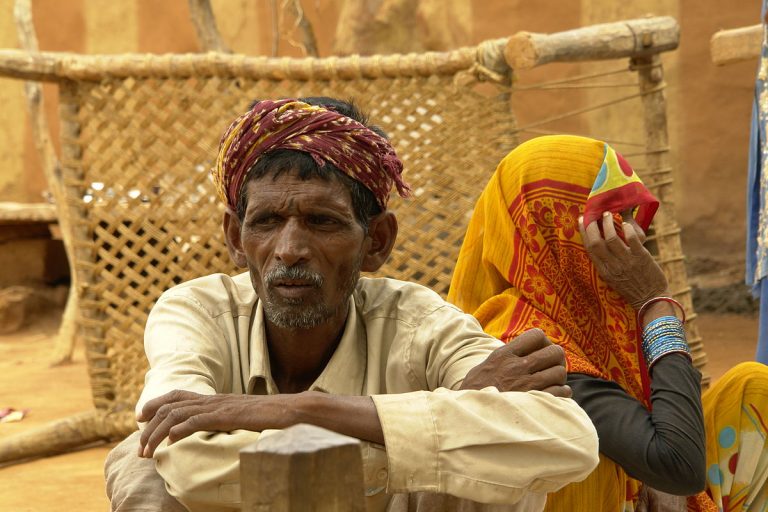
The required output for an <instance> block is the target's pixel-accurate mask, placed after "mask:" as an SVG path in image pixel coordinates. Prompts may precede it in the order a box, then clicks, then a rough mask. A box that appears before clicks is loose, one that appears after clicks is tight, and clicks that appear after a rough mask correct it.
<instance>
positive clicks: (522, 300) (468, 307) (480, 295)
mask: <svg viewBox="0 0 768 512" xmlns="http://www.w3.org/2000/svg"><path fill="white" fill-rule="evenodd" d="M611 151H612V150H611V149H610V147H608V146H607V144H605V143H604V142H600V141H597V140H593V139H587V138H584V137H576V136H547V137H540V138H537V139H533V140H531V141H528V142H526V143H524V144H521V145H520V146H519V147H517V148H516V149H515V150H514V151H512V152H511V153H510V154H509V155H507V157H506V158H504V160H502V161H501V163H500V164H499V166H498V168H497V169H496V172H495V173H494V175H493V176H492V177H491V180H490V182H489V183H488V185H487V186H486V188H485V190H484V191H483V193H482V195H481V196H480V199H479V200H478V202H477V205H476V206H475V211H474V213H473V216H472V219H471V221H470V223H469V227H468V229H467V234H466V237H465V239H464V243H463V245H462V247H461V252H460V254H459V259H458V262H457V265H456V269H455V272H454V275H453V278H452V281H451V288H450V291H449V293H448V300H449V301H450V302H452V303H454V304H456V305H457V306H458V307H460V308H461V309H463V310H464V311H467V312H468V313H471V314H473V315H474V316H475V317H476V318H477V319H478V320H479V321H480V323H481V324H482V326H483V328H484V329H485V331H486V332H488V333H489V334H492V335H493V336H496V337H497V338H499V339H501V340H502V341H504V342H509V341H510V340H512V339H514V338H515V337H516V336H517V335H519V334H521V333H523V332H524V331H526V330H528V329H531V328H536V327H537V328H540V329H541V330H543V331H544V332H545V333H546V334H547V336H548V337H549V338H550V339H551V340H552V341H553V342H555V343H557V344H558V345H560V346H562V347H563V348H564V349H565V354H566V362H567V368H568V372H570V373H584V374H588V375H592V376H594V377H599V378H602V379H607V380H611V381H614V382H616V383H617V384H619V385H620V386H621V387H622V388H623V389H624V390H625V391H626V392H627V393H629V394H630V395H631V396H633V397H634V398H635V399H637V400H638V401H640V402H641V403H642V404H644V405H645V406H646V407H649V378H648V372H647V369H646V367H645V361H644V359H643V356H642V353H641V348H640V342H641V336H640V331H639V329H638V324H637V320H636V314H635V311H634V310H633V309H632V307H631V306H630V305H629V304H627V303H626V302H625V301H624V300H623V299H622V298H621V297H620V296H619V295H618V294H617V293H616V292H614V291H613V290H612V289H611V288H610V287H609V286H608V285H607V284H606V283H605V281H603V280H602V278H601V277H600V276H599V275H598V274H597V271H596V269H595V267H594V265H593V264H592V262H591V261H590V259H589V256H588V255H587V252H586V250H585V248H584V245H583V243H582V239H581V234H580V233H579V229H578V218H579V216H580V215H583V214H584V207H585V204H586V203H587V199H588V198H589V196H590V192H591V191H592V189H593V185H595V182H596V178H597V176H598V173H599V172H600V171H601V169H602V168H603V166H604V163H605V162H606V159H607V156H608V155H609V153H610V152H611ZM614 154H615V153H614ZM630 172H631V169H630ZM637 181H639V180H637ZM643 188H644V187H643ZM633 206H636V205H633V204H627V205H622V208H623V209H627V208H631V207H633ZM651 215H652V214H651ZM638 220H639V219H638ZM647 222H650V218H648V219H647ZM639 485H640V484H639V482H637V481H635V480H633V479H631V478H629V477H628V476H627V475H626V473H624V471H623V470H622V469H621V467H619V466H618V465H617V464H615V463H614V462H612V461H611V460H609V459H608V458H606V457H602V456H601V463H600V465H599V466H598V469H596V470H595V471H594V472H593V473H592V474H591V475H590V476H589V477H588V478H587V479H586V480H585V481H583V482H579V483H576V484H571V485H569V486H567V487H565V488H564V489H563V490H561V491H559V492H557V493H555V494H551V495H550V496H549V498H548V500H547V502H548V503H547V510H549V511H555V510H557V511H566V510H590V511H605V512H617V511H625V510H634V502H635V501H636V498H637V492H638V490H639Z"/></svg>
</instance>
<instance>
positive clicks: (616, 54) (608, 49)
mask: <svg viewBox="0 0 768 512" xmlns="http://www.w3.org/2000/svg"><path fill="white" fill-rule="evenodd" d="M679 40H680V27H679V25H678V24H677V21H676V20H675V19H674V18H671V17H669V16H662V17H657V18H641V19H635V20H627V21H619V22H616V23H603V24H601V25H593V26H590V27H583V28H577V29H574V30H567V31H565V32H558V33H556V34H536V33H531V32H518V33H517V34H515V35H513V36H512V37H510V38H509V41H508V42H507V48H506V50H505V51H504V55H505V57H506V59H507V62H508V63H509V65H510V66H511V67H512V69H530V68H533V67H536V66H541V65H542V64H547V63H549V62H574V61H582V60H604V59H620V58H622V57H633V56H638V55H652V54H656V53H659V52H665V51H669V50H674V49H675V48H677V44H678V41H679Z"/></svg>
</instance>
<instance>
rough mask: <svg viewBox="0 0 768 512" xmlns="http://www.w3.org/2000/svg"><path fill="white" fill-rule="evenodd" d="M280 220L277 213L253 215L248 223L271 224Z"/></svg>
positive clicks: (253, 224) (254, 224) (257, 224)
mask: <svg viewBox="0 0 768 512" xmlns="http://www.w3.org/2000/svg"><path fill="white" fill-rule="evenodd" d="M279 221H280V219H279V217H278V216H277V215H260V216H258V217H253V218H252V219H251V220H250V221H249V222H248V223H249V224H250V225H252V226H270V225H273V224H277V223H278V222H279Z"/></svg>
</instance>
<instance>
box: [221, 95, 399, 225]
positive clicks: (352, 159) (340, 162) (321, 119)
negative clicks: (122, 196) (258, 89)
mask: <svg viewBox="0 0 768 512" xmlns="http://www.w3.org/2000/svg"><path fill="white" fill-rule="evenodd" d="M276 149H292V150H295V151H302V152H304V153H308V154H309V155H310V156H311V157H312V158H313V159H314V161H315V162H316V163H317V165H318V166H320V167H323V166H324V165H325V164H326V162H329V163H331V164H333V165H334V166H336V167H337V168H338V169H339V170H340V171H342V172H343V173H344V174H346V175H347V176H349V177H351V178H352V179H354V180H357V181H359V182H360V183H362V184H363V185H364V186H365V187H366V188H368V189H369V190H370V191H371V192H373V195H374V196H375V197H376V202H377V203H378V204H379V206H381V208H382V209H386V207H387V201H388V200H389V193H390V190H391V188H392V185H393V184H394V185H395V187H396V188H397V192H398V193H399V194H400V196H401V197H407V196H408V194H409V192H410V188H409V187H408V184H406V183H405V182H404V181H403V179H402V176H401V174H402V171H403V163H402V162H401V161H400V159H399V158H398V157H397V154H396V153H395V150H394V148H393V147H392V145H391V144H390V143H389V141H388V140H387V139H386V138H384V137H382V136H381V135H379V134H377V133H374V132H373V131H372V130H370V129H369V128H367V127H366V126H364V125H363V124H362V123H359V122H357V121H355V120H354V119H351V118H349V117H347V116H344V115H341V114H339V113H338V112H335V111H333V110H331V109H327V108H323V107H318V106H313V105H309V104H307V103H304V102H302V101H299V100H296V99H284V100H264V101H259V102H257V103H256V104H255V105H254V106H253V108H251V110H249V111H248V112H246V113H245V114H243V115H241V116H240V117H238V118H237V119H235V121H234V122H233V123H232V124H231V125H230V126H229V128H227V131H226V132H224V136H223V137H222V138H221V143H220V144H219V153H218V155H217V157H216V165H215V166H214V168H213V169H212V171H211V174H212V178H213V183H214V186H215V187H216V191H217V192H218V194H219V197H220V198H221V200H222V201H223V202H224V203H225V204H226V205H227V206H228V207H229V208H230V209H231V210H232V211H236V209H237V202H238V198H239V197H240V189H241V188H242V187H243V184H244V183H245V182H246V178H247V175H248V172H249V171H250V170H251V168H253V166H254V165H255V164H256V162H257V161H258V159H259V158H260V157H261V156H262V155H264V154H265V153H267V152H268V151H273V150H276Z"/></svg>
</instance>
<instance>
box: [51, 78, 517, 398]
mask: <svg viewBox="0 0 768 512" xmlns="http://www.w3.org/2000/svg"><path fill="white" fill-rule="evenodd" d="M73 85H74V86H73V87H70V88H69V93H70V94H71V96H70V94H64V95H63V98H62V101H63V102H66V103H69V104H70V105H76V106H77V108H76V109H71V110H72V116H71V117H70V119H64V121H65V123H66V122H69V123H70V124H71V125H72V126H73V127H74V128H75V130H74V132H75V133H77V135H76V137H75V138H74V139H72V140H69V141H65V142H67V143H68V144H69V145H70V149H73V148H74V151H73V154H78V157H77V158H76V159H75V160H74V161H69V162H65V184H66V185H67V188H68V197H69V201H70V207H71V209H73V210H74V212H75V214H74V215H73V217H74V219H73V220H74V221H75V223H76V225H77V226H78V227H77V228H76V231H77V233H76V244H77V245H78V247H79V249H80V250H79V257H78V258H77V259H78V261H77V262H76V264H77V268H78V269H79V270H80V271H81V275H85V276H87V277H86V279H84V280H83V286H84V290H83V291H82V293H81V296H82V299H83V300H82V303H81V310H82V313H81V323H82V324H83V326H84V327H85V329H84V332H85V337H86V342H87V345H88V353H89V358H90V367H91V375H92V386H93V393H94V399H95V401H96V405H97V407H107V406H110V407H111V406H113V405H114V404H113V401H116V402H117V403H118V404H123V405H124V406H129V405H130V404H132V403H134V402H135V400H136V399H137V398H138V393H139V392H140V390H141V386H142V383H143V374H144V371H145V370H146V361H145V357H144V352H143V344H142V342H143V327H144V324H145V322H146V319H147V315H148V312H149V310H150V308H151V307H152V305H153V303H154V301H155V300H156V299H157V297H158V296H159V295H160V294H161V293H162V292H163V291H164V290H166V289H167V288H169V287H170V286H173V285H174V284H177V283H180V282H182V281H185V280H188V279H191V278H194V277H198V276H201V275H206V274H210V273H213V272H227V273H234V272H236V270H235V268H234V267H233V266H232V264H231V263H230V261H229V256H228V254H227V252H226V248H225V246H224V240H223V236H222V233H221V227H220V224H221V217H222V211H223V210H222V209H221V207H220V205H219V204H218V202H217V200H216V198H215V194H214V192H213V188H212V185H211V183H210V181H209V179H208V170H209V169H210V167H211V164H212V159H213V158H214V156H215V150H216V147H217V145H218V138H219V137H220V135H221V133H222V132H223V130H224V128H225V127H226V124H227V123H228V122H229V121H230V120H231V119H233V118H234V117H235V116H236V115H237V114H239V113H241V112H243V111H244V110H245V109H246V108H247V106H248V104H249V103H250V101H251V100H253V99H254V98H273V97H286V96H305V95H330V96H335V97H341V98H354V99H355V100H356V101H357V103H358V104H360V106H361V107H363V108H364V109H365V110H367V111H368V112H369V113H370V116H371V120H372V121H373V122H374V123H376V124H378V125H379V126H381V127H382V128H384V130H385V131H387V132H388V134H389V135H390V136H391V137H392V139H393V141H394V143H395V146H396V148H397V151H398V154H399V155H400V156H401V158H402V159H403V161H404V164H405V168H406V171H405V172H406V177H407V180H408V181H409V183H410V184H411V186H412V188H413V191H414V197H413V199H412V200H401V199H399V198H396V199H393V200H392V207H393V209H394V210H395V211H396V212H397V214H398V219H399V222H400V235H399V237H398V243H397V247H396V249H395V251H394V253H393V254H392V256H391V258H390V260H389V261H388V263H387V264H386V266H385V267H384V268H383V269H382V270H381V271H380V272H379V274H381V275H387V276H391V277H396V278H399V279H407V280H415V281H418V282H421V283H423V284H425V285H427V286H430V287H432V288H434V289H435V290H437V291H438V292H440V293H443V294H445V293H446V292H447V289H448V284H449V281H450V275H451V272H452V270H453V266H454V264H455V261H456V257H457V255H458V250H459V247H460V244H461V238H462V235H463V233H464V229H465V226H466V224H467V222H468V220H469V215H470V213H471V210H472V207H473V205H474V201H475V199H476V197H477V194H478V192H479V190H480V189H479V188H478V186H479V187H481V186H482V184H483V183H485V182H486V181H487V179H488V177H489V176H490V174H491V172H492V171H493V169H494V168H495V165H496V163H498V161H499V160H500V158H501V157H503V156H504V154H505V153H506V152H507V151H508V150H509V148H511V147H513V145H514V144H513V137H512V136H511V128H512V127H511V125H510V123H511V122H512V118H511V116H510V114H509V113H508V107H507V103H506V102H504V100H503V99H495V96H494V94H495V93H496V91H491V92H490V95H489V93H488V92H487V91H486V92H485V93H481V92H478V91H476V90H474V89H472V88H468V87H455V86H454V85H453V77H452V76H444V77H438V76H432V77H428V78H398V79H391V78H390V79H378V80H366V81H338V82H334V81H327V82H312V83H307V82H291V81H268V80H259V81H250V80H230V79H216V78H206V79H126V80H117V79H112V80H106V81H103V82H100V83H89V82H78V83H76V84H73ZM64 110H66V109H64ZM468 126H472V130H467V127H468Z"/></svg>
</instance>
